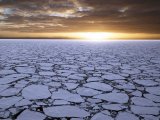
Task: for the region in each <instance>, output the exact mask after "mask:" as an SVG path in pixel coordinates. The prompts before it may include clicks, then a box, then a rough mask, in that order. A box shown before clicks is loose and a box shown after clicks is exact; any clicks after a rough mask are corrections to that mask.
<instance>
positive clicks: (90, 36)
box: [76, 32, 113, 41]
mask: <svg viewBox="0 0 160 120" xmlns="http://www.w3.org/2000/svg"><path fill="white" fill-rule="evenodd" d="M76 36H78V37H79V38H82V39H85V40H91V41H102V40H106V39H108V38H110V37H112V36H113V34H112V33H107V32H80V33H76Z"/></svg>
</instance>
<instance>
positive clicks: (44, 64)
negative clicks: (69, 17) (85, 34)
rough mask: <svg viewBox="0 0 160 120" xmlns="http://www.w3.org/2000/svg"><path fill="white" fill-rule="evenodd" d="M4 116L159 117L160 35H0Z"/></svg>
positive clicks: (52, 119)
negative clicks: (28, 37)
mask: <svg viewBox="0 0 160 120" xmlns="http://www.w3.org/2000/svg"><path fill="white" fill-rule="evenodd" d="M0 119H2V120H3V119H4V120H15V119H17V120H159V119H160V42H159V41H108V42H88V41H68V40H59V41H58V40H0Z"/></svg>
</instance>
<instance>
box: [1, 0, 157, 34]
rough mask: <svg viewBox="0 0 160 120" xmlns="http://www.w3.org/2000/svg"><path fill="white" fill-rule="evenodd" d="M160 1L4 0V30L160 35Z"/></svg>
mask: <svg viewBox="0 0 160 120" xmlns="http://www.w3.org/2000/svg"><path fill="white" fill-rule="evenodd" d="M159 6H160V1H159V0H0V30H1V31H17V32H76V31H82V32H83V31H106V32H134V33H160V7H159Z"/></svg>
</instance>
